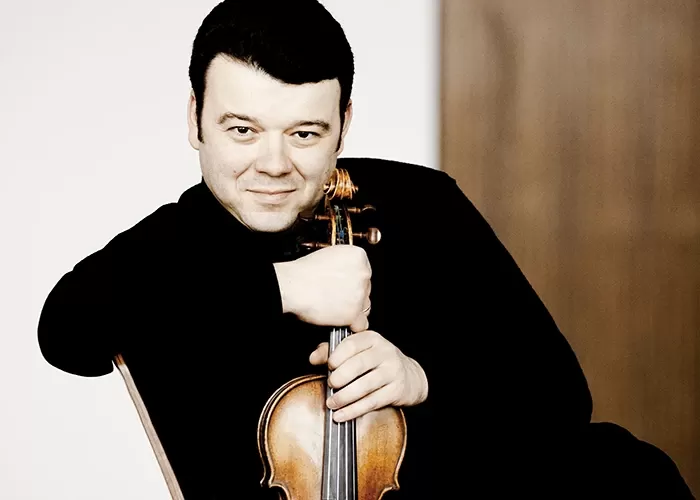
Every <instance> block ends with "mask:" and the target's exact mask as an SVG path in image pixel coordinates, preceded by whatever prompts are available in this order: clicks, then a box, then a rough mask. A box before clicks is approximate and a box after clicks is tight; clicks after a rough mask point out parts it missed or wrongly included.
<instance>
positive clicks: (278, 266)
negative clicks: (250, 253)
mask: <svg viewBox="0 0 700 500" xmlns="http://www.w3.org/2000/svg"><path fill="white" fill-rule="evenodd" d="M273 267H274V268H275V274H276V275H277V285H278V287H279V292H280V299H281V300H282V312H283V313H293V312H294V309H293V307H292V303H291V302H292V301H291V296H292V294H291V291H290V288H291V279H290V277H289V262H275V263H274V264H273Z"/></svg>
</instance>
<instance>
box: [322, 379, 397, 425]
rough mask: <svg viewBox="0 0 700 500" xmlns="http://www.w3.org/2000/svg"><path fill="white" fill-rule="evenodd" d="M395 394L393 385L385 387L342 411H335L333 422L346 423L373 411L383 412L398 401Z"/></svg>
mask: <svg viewBox="0 0 700 500" xmlns="http://www.w3.org/2000/svg"><path fill="white" fill-rule="evenodd" d="M395 392H396V389H395V388H394V385H393V384H389V385H385V386H383V387H381V388H379V389H377V390H376V391H374V392H373V393H371V394H369V395H367V396H365V397H364V398H362V399H360V400H359V401H357V402H355V403H353V404H351V405H349V406H346V407H345V408H343V409H341V410H338V411H334V412H333V420H335V421H336V422H345V421H347V420H352V419H354V418H359V417H361V416H363V415H366V414H367V413H369V412H371V411H374V410H381V409H382V408H384V407H386V406H389V405H391V404H393V402H394V400H395V399H396V395H395Z"/></svg>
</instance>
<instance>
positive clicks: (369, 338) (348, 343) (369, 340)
mask: <svg viewBox="0 0 700 500" xmlns="http://www.w3.org/2000/svg"><path fill="white" fill-rule="evenodd" d="M363 318H365V321H367V318H366V317H364V316H363ZM381 340H383V338H382V336H381V335H379V334H378V333H377V332H374V331H372V330H367V329H366V328H365V329H364V330H361V331H360V332H359V333H355V334H354V335H350V336H349V337H346V338H345V339H344V340H343V341H342V342H341V343H340V344H338V347H336V348H335V349H333V352H332V353H331V355H330V356H329V358H328V368H330V369H331V370H335V369H336V368H338V367H339V366H340V365H341V364H343V363H344V362H345V361H347V360H348V359H350V358H352V357H353V356H355V355H356V354H359V353H361V352H362V351H366V350H367V349H370V348H371V347H373V346H374V345H376V344H377V343H378V342H380V341H381Z"/></svg>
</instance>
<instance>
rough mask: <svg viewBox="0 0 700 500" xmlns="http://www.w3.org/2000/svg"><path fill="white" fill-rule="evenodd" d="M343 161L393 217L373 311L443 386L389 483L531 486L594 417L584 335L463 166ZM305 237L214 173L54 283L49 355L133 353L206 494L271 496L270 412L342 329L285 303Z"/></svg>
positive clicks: (164, 431)
mask: <svg viewBox="0 0 700 500" xmlns="http://www.w3.org/2000/svg"><path fill="white" fill-rule="evenodd" d="M338 166H339V167H342V168H346V169H348V171H349V172H350V175H351V178H352V180H353V181H354V182H355V184H356V185H357V186H358V187H359V191H358V193H357V195H356V197H357V201H358V203H371V204H373V205H374V206H375V207H376V209H377V212H376V214H375V215H374V216H373V217H374V220H373V221H372V222H374V223H376V226H377V227H379V229H380V230H381V232H382V240H381V242H380V243H379V244H378V245H376V246H373V247H368V248H367V252H368V255H369V258H370V262H371V265H372V270H373V276H372V294H371V300H372V311H371V315H370V318H369V321H370V328H371V329H373V330H375V331H377V332H379V333H380V334H382V335H383V336H385V337H386V338H388V339H389V340H391V341H392V342H393V343H394V344H395V345H397V346H398V347H399V348H400V349H401V350H402V351H403V352H404V353H405V354H407V355H408V356H411V357H413V358H414V359H416V360H417V361H418V362H419V363H420V364H421V365H422V366H423V367H424V369H425V371H426V374H427V376H428V379H429V383H430V394H429V397H428V400H427V401H426V402H425V403H423V404H421V405H419V406H416V407H412V408H406V409H405V411H406V418H407V425H408V445H407V451H406V456H405V459H404V463H403V466H402V468H401V474H400V476H399V482H400V484H401V490H400V493H399V494H397V495H393V494H390V495H387V496H386V498H403V499H419V498H420V499H425V498H448V497H449V498H463V496H462V494H461V493H460V494H458V493H457V492H459V491H465V492H466V491H471V492H474V491H483V490H484V489H485V488H486V489H489V490H490V491H492V492H493V493H492V494H493V495H494V497H498V494H497V493H496V492H498V491H499V490H502V489H507V488H511V487H513V482H516V483H518V482H519V484H520V486H519V487H516V488H515V489H516V491H521V492H523V491H524V489H523V488H526V482H530V483H531V482H536V481H537V478H538V477H539V476H538V474H540V473H541V472H542V470H543V469H542V468H543V467H544V468H546V467H550V466H552V463H556V462H559V461H561V460H563V458H561V456H559V458H553V457H555V456H557V455H556V454H557V453H558V452H559V450H561V449H564V448H567V446H566V445H564V444H563V443H568V442H573V440H574V439H575V438H576V436H578V435H579V433H580V432H581V430H582V429H584V428H585V427H586V426H587V424H588V423H589V421H590V417H591V407H592V403H591V395H590V393H589V390H588V387H587V384H586V380H585V378H584V375H583V373H582V370H581V368H580V366H579V363H578V362H577V359H576V357H575V355H574V353H573V352H572V350H571V349H570V347H569V344H568V343H567V341H566V340H565V338H564V336H563V335H562V334H561V333H560V331H559V330H558V328H557V326H556V325H555V323H554V321H553V320H552V318H551V317H550V315H549V314H548V312H547V310H546V309H545V307H544V306H543V304H542V302H541V301H540V300H539V299H538V297H537V295H536V294H535V292H534V291H533V289H532V288H531V287H530V285H529V284H528V282H527V280H526V279H525V277H524V276H523V275H522V273H521V272H520V270H519V269H518V267H517V265H516V264H515V262H514V261H513V259H512V258H511V257H510V255H509V254H508V252H507V251H506V249H505V248H504V247H503V246H502V245H501V243H500V242H499V240H498V239H497V237H496V235H495V234H494V232H493V231H492V230H491V228H490V227H489V225H488V224H487V223H486V221H485V220H484V218H483V217H482V216H481V215H480V214H479V213H478V211H477V210H476V209H475V207H474V206H473V205H472V204H471V203H470V201H469V200H468V199H467V197H466V196H465V195H464V194H463V193H462V192H461V191H460V190H459V188H458V187H457V184H456V183H455V181H454V180H453V179H451V178H450V177H449V176H447V175H446V174H445V173H442V172H440V171H436V170H432V169H429V168H425V167H420V166H415V165H409V164H403V163H397V162H390V161H385V160H374V159H340V160H339V162H338ZM297 237H298V231H297V230H292V231H287V232H285V233H282V234H274V235H271V234H261V233H254V232H251V231H249V230H248V229H246V228H245V227H244V226H243V225H242V224H240V223H239V222H238V221H237V220H236V219H234V218H233V217H232V216H231V215H230V214H229V213H228V212H227V211H226V210H225V209H224V208H223V207H222V206H221V205H219V203H218V202H217V201H216V199H215V198H214V197H213V195H212V194H211V193H210V191H209V190H208V188H207V187H206V185H205V184H204V183H203V182H201V183H200V184H198V185H195V186H193V187H191V188H190V189H188V190H186V191H185V192H184V193H183V194H182V196H181V197H180V199H179V200H178V201H177V202H176V203H170V204H167V205H164V206H162V207H161V208H159V209H158V210H156V211H155V212H154V213H153V214H151V215H149V216H148V217H146V218H144V219H143V220H142V221H141V222H139V223H138V224H136V225H135V226H134V227H132V228H130V229H128V230H127V231H124V232H123V233H121V234H119V235H117V236H116V237H115V238H114V239H113V240H112V241H110V242H109V243H108V244H107V245H106V246H105V247H104V248H103V249H101V250H100V251H98V252H96V253H94V254H93V255H90V256H88V257H87V258H85V259H84V260H83V261H81V262H79V263H78V264H77V265H76V266H75V267H74V269H73V270H71V271H70V272H68V273H67V274H66V275H65V276H64V277H63V278H62V279H61V280H60V281H59V282H58V283H57V284H56V286H55V288H54V289H53V290H52V291H51V293H50V295H49V296H48V298H47V300H46V303H45V305H44V308H43V311H42V314H41V318H40V322H39V328H38V335H39V343H40V346H41V350H42V352H43V355H44V356H45V358H46V360H47V361H48V362H49V363H51V364H52V365H54V366H56V367H57V368H59V369H61V370H64V371H67V372H70V373H74V374H78V375H83V376H101V375H105V374H108V373H110V372H111V371H112V370H113V368H114V365H113V358H114V356H115V355H116V354H118V353H121V354H123V356H124V358H125V359H126V362H127V364H128V365H129V367H130V370H131V372H132V374H133V376H134V379H135V381H136V384H137V386H138V389H139V391H140V393H141V395H142V396H143V398H144V401H145V403H146V405H147V407H148V409H149V413H150V415H151V418H152V420H153V423H154V425H155V427H156V429H157V431H158V434H159V436H160V439H161V441H162V443H163V445H164V448H165V451H166V453H167V454H168V457H169V459H170V462H171V464H172V465H173V468H174V470H175V473H176V475H177V476H178V480H179V482H180V485H181V487H182V489H183V491H184V494H185V497H186V498H187V499H188V500H192V499H215V498H216V499H219V498H245V499H253V498H267V497H266V496H265V495H266V494H268V493H267V492H266V491H265V490H263V489H261V487H260V484H259V482H260V479H261V477H262V467H261V462H260V458H259V456H258V450H257V441H256V430H257V423H258V418H259V415H260V412H261V410H262V408H263V406H264V404H265V402H266V400H267V398H268V397H269V396H270V395H271V394H272V393H273V392H274V391H275V390H276V389H277V388H278V387H279V386H281V385H282V384H284V383H285V382H287V381H288V380H290V379H292V378H295V377H297V376H299V375H304V374H307V373H313V372H319V373H324V371H323V370H322V369H319V368H315V367H312V366H311V365H310V364H309V363H308V356H309V354H310V353H311V351H313V349H314V348H315V347H316V345H317V344H318V343H319V342H322V341H325V340H327V337H328V331H329V330H328V329H327V328H320V327H312V326H311V325H308V324H304V323H302V322H300V321H298V320H297V319H296V318H293V317H289V316H288V315H283V314H282V307H281V299H280V294H279V289H278V284H277V281H276V275H275V272H274V269H273V265H272V263H273V262H276V261H282V260H289V259H293V258H295V256H297V255H298V254H297V253H296V251H297V243H298V240H297ZM542 476H550V474H549V473H542ZM524 481H525V482H524ZM438 485H447V486H448V490H451V491H453V493H454V496H453V497H452V496H447V497H446V496H442V495H438V494H437V493H436V491H437V489H436V488H438ZM477 497H479V495H477Z"/></svg>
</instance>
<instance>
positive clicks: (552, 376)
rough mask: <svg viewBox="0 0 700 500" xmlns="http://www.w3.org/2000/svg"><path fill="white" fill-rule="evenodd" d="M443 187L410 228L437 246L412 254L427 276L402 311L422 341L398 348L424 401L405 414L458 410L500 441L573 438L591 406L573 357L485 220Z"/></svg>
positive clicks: (449, 183) (410, 339)
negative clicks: (416, 372) (418, 380)
mask: <svg viewBox="0 0 700 500" xmlns="http://www.w3.org/2000/svg"><path fill="white" fill-rule="evenodd" d="M444 179H445V182H444V183H442V182H441V183H438V184H437V187H436V189H437V190H439V194H437V195H436V196H435V199H432V198H431V200H432V202H434V203H431V205H430V206H431V210H430V211H425V212H426V213H425V215H420V216H419V217H425V220H423V219H420V220H417V221H416V225H418V226H424V227H430V228H431V233H432V234H433V235H436V236H435V237H434V243H433V244H432V245H429V246H426V245H424V246H422V247H421V259H422V260H423V261H425V262H426V264H425V268H426V270H425V271H422V273H423V275H422V276H421V277H419V278H417V279H419V281H418V282H417V283H416V284H415V289H416V290H417V294H418V295H419V296H420V299H419V300H418V299H416V303H415V305H413V306H412V308H411V310H412V311H420V314H418V313H414V314H413V315H412V331H415V332H421V334H420V335H406V339H405V347H406V351H407V353H408V354H409V355H411V356H412V357H413V358H414V359H416V360H417V361H418V362H419V363H420V364H421V365H422V366H423V368H424V369H425V371H426V375H427V376H428V380H429V385H430V393H429V396H428V400H427V401H426V403H427V404H425V405H423V406H424V407H420V406H421V405H419V407H416V408H415V409H409V410H408V411H409V412H410V413H413V414H416V415H420V414H423V413H425V412H428V413H432V414H434V416H435V417H436V418H441V416H444V417H445V418H451V417H450V415H451V414H452V413H451V412H453V411H454V409H455V405H457V403H458V402H462V403H463V404H464V405H465V409H464V410H463V411H462V412H461V413H462V414H463V415H464V416H463V417H461V418H463V419H464V420H465V422H467V421H468V422H470V425H471V426H472V428H474V429H476V428H483V429H492V432H493V433H492V434H491V436H500V438H502V439H504V440H505V439H508V438H507V436H514V435H519V436H528V435H529V436H531V437H532V439H533V440H535V441H538V440H539V439H542V440H544V439H545V438H546V437H547V436H549V437H550V438H551V439H553V440H555V439H556V436H562V435H565V434H566V433H569V432H570V431H572V430H577V429H581V428H582V427H583V426H585V425H586V424H587V423H588V422H589V421H590V418H591V412H592V399H591V394H590V391H589V388H588V384H587V381H586V379H585V376H584V374H583V370H582V369H581V366H580V365H579V362H578V360H577V357H576V355H575V353H574V352H573V350H572V349H571V347H570V345H569V343H568V342H567V340H566V338H565V337H564V335H563V334H562V333H561V332H560V330H559V329H558V327H557V325H556V324H555V322H554V320H553V318H552V317H551V315H550V314H549V312H548V311H547V309H546V308H545V306H544V304H543V302H542V301H541V300H540V298H539V297H538V295H537V294H536V292H535V291H534V289H533V288H532V286H531V285H530V283H529V282H528V280H527V279H526V277H525V276H524V275H523V273H522V272H521V270H520V268H519V267H518V265H517V264H516V262H515V261H514V259H513V257H512V256H511V255H510V254H509V252H508V251H507V250H506V248H505V247H504V245H503V244H502V243H501V242H500V241H499V239H498V238H497V236H496V234H495V233H494V231H493V230H492V228H491V227H490V226H489V224H488V223H487V221H486V220H485V219H484V217H483V216H482V215H481V214H480V213H479V212H478V210H477V209H476V208H475V207H474V206H473V205H472V203H471V202H470V201H469V199H468V198H467V197H466V195H465V194H464V193H463V192H462V191H461V189H460V188H459V187H458V185H457V183H456V182H455V181H454V179H451V178H450V177H448V176H447V175H445V176H444ZM424 311H425V313H424ZM464 412H466V413H464ZM415 418H418V416H416V417H415ZM523 439H524V438H523Z"/></svg>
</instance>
